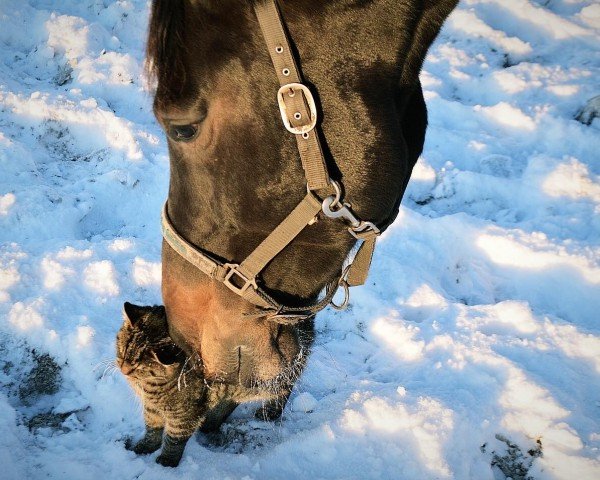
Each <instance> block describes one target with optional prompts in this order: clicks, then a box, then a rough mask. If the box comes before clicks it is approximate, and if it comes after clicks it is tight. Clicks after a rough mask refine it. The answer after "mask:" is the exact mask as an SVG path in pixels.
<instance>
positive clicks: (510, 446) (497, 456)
mask: <svg viewBox="0 0 600 480" xmlns="http://www.w3.org/2000/svg"><path fill="white" fill-rule="evenodd" d="M496 439H497V440H498V441H500V442H502V443H503V444H504V445H505V446H506V447H505V448H504V449H503V450H502V451H496V450H492V452H491V454H492V461H491V466H492V469H493V470H494V476H495V477H496V479H498V480H504V479H505V480H508V479H512V480H534V478H533V477H531V476H530V475H528V473H529V469H530V468H531V465H532V463H533V461H534V460H535V459H536V458H538V457H541V456H542V442H541V440H540V439H537V440H536V445H535V447H533V448H531V449H529V450H528V451H527V452H523V450H522V449H521V447H519V446H518V445H517V444H516V443H513V442H511V441H510V440H509V439H508V438H506V437H505V436H504V435H500V434H497V435H496ZM488 448H489V447H488V444H487V443H486V444H484V445H482V446H481V451H482V452H483V453H486V452H487V450H488Z"/></svg>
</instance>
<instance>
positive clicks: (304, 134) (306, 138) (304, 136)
mask: <svg viewBox="0 0 600 480" xmlns="http://www.w3.org/2000/svg"><path fill="white" fill-rule="evenodd" d="M309 136H310V135H309V134H308V132H304V133H303V134H302V138H303V139H304V140H308V137H309Z"/></svg>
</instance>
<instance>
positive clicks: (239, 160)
mask: <svg viewBox="0 0 600 480" xmlns="http://www.w3.org/2000/svg"><path fill="white" fill-rule="evenodd" d="M258 1H264V0H255V1H252V0H154V2H153V5H152V17H151V24H150V30H149V38H148V64H149V68H150V73H151V74H152V76H153V77H154V78H155V79H156V94H155V99H154V111H155V114H156V117H157V119H158V121H159V122H160V124H161V125H162V126H163V127H164V129H165V131H166V133H167V138H168V146H169V154H170V162H171V170H170V186H169V196H168V212H169V217H170V220H171V222H172V224H173V226H174V228H175V229H176V230H177V231H178V232H179V234H180V235H181V236H182V237H183V238H185V239H186V240H187V241H188V242H189V243H191V244H193V245H194V246H195V247H197V248H198V249H201V250H202V251H204V252H209V254H210V255H211V256H212V257H213V258H215V259H217V260H219V261H222V262H223V263H225V262H237V263H239V262H241V261H242V260H243V259H244V258H246V257H247V256H248V254H249V253H250V252H252V250H253V249H254V248H255V247H256V246H257V245H258V244H259V243H260V242H261V241H262V240H263V239H264V238H265V237H266V236H267V235H268V234H269V233H270V232H271V231H273V229H274V228H275V227H276V226H277V225H278V224H279V223H280V222H281V221H282V220H283V219H284V218H285V217H286V216H287V215H288V214H289V213H290V211H292V210H293V209H294V207H295V206H296V205H297V204H298V203H299V202H300V201H301V200H302V198H303V197H304V196H305V195H306V181H305V177H304V172H303V169H302V166H301V162H300V159H299V153H298V149H297V147H296V142H295V140H294V138H293V137H294V136H293V135H291V134H289V133H287V132H286V130H285V129H284V127H283V125H282V123H281V118H280V116H279V112H278V107H277V102H276V100H275V98H276V97H275V94H276V92H277V90H278V88H279V84H278V81H277V76H276V75H275V73H274V70H273V64H272V63H271V58H270V56H269V51H268V49H267V46H266V44H265V39H264V38H263V34H262V32H261V29H260V26H259V22H258V21H257V17H256V15H255V11H254V3H256V2H258ZM269 1H270V0H269ZM278 3H279V8H280V11H281V15H282V17H283V18H284V21H285V25H286V27H287V30H288V34H289V37H290V38H291V40H292V41H293V48H294V49H295V50H296V52H295V54H296V58H297V60H298V61H299V66H300V69H301V71H302V74H303V77H304V80H305V81H304V83H305V84H306V85H309V86H310V87H311V89H312V92H313V95H314V96H315V97H316V102H317V107H318V113H319V129H320V135H321V138H320V139H321V145H322V147H323V151H324V155H325V159H326V163H327V167H328V170H329V173H330V175H331V177H332V178H333V179H334V180H338V181H340V182H341V183H343V186H344V192H345V199H347V200H348V201H349V202H351V205H352V209H353V211H354V212H356V213H357V214H358V215H360V217H361V218H364V219H369V220H370V221H372V222H373V223H374V224H375V225H377V226H378V227H379V229H381V230H383V229H385V228H386V227H387V226H388V225H389V224H390V223H391V222H392V221H393V219H394V218H395V216H396V213H397V211H398V208H399V204H400V200H401V198H402V195H403V193H404V190H405V188H406V184H407V182H408V180H409V177H410V174H411V171H412V168H413V166H414V164H415V162H416V161H417V158H418V157H419V155H420V153H421V151H422V148H423V142H424V138H425V129H426V124H427V113H426V108H425V103H424V99H423V94H422V90H421V85H420V83H419V78H418V75H419V71H420V69H421V65H422V62H423V59H424V56H425V54H426V52H427V49H428V48H429V46H430V44H431V43H432V42H433V40H434V39H435V37H436V36H437V34H438V32H439V29H440V27H441V25H442V23H443V21H444V20H445V18H446V17H447V16H448V14H449V13H450V12H451V10H452V9H453V8H454V7H455V5H456V3H457V0H285V1H279V2H278ZM317 194H318V192H317ZM320 216H321V217H322V215H320ZM327 220H328V219H322V220H319V221H318V222H317V223H316V224H314V225H311V227H310V228H307V229H305V230H304V231H303V232H302V233H301V234H300V235H299V236H298V237H297V238H295V239H294V240H293V241H292V242H291V243H290V244H289V245H288V246H287V247H286V248H285V249H284V250H283V251H282V252H281V253H280V254H279V255H277V256H276V257H275V258H274V259H273V260H272V261H271V262H270V263H269V264H268V265H267V267H266V269H265V270H264V271H263V272H262V273H261V275H260V282H261V286H262V287H263V288H264V289H265V290H266V291H268V292H269V295H271V296H272V297H273V298H276V299H278V301H280V302H282V303H285V304H286V305H292V306H294V305H298V306H302V305H306V304H309V303H311V302H314V301H315V299H316V298H317V297H318V295H319V292H321V291H322V290H323V288H324V287H325V286H326V285H327V284H329V283H330V282H332V280H334V279H335V278H337V277H338V276H339V274H340V271H341V269H342V265H343V262H344V259H345V258H346V256H347V255H348V253H349V251H350V250H351V248H352V247H353V245H354V243H355V239H354V238H353V237H352V236H351V235H349V234H348V231H347V229H346V228H343V225H341V224H340V223H339V222H336V221H327ZM162 260H163V285H162V292H163V299H164V304H165V307H166V309H167V315H168V319H169V328H170V333H171V336H172V337H173V339H174V340H175V341H176V342H177V343H178V344H179V345H180V346H181V347H182V348H183V349H184V350H186V351H187V352H188V354H190V355H191V354H197V356H198V357H199V358H200V360H201V364H202V368H203V374H204V376H205V378H206V381H207V382H208V383H209V384H210V383H213V384H215V383H218V384H228V385H232V386H237V387H238V388H239V389H240V390H244V389H253V390H255V391H256V390H259V391H262V392H263V393H264V396H263V398H264V399H265V400H269V403H267V408H266V409H264V410H263V413H264V415H265V416H266V417H267V418H275V417H277V416H278V415H280V414H281V410H282V408H283V406H284V405H285V401H286V400H287V396H288V395H289V392H290V390H291V388H292V386H293V384H294V382H295V380H296V378H297V376H298V374H299V373H300V371H301V369H302V366H303V364H304V363H303V362H304V359H305V358H306V353H307V351H308V349H309V347H310V344H311V342H312V331H313V324H312V318H308V319H307V320H305V321H303V322H300V323H298V324H295V325H282V324H281V323H276V322H273V321H270V320H269V319H268V318H266V317H264V318H262V317H248V316H247V315H245V314H247V313H248V312H249V311H250V310H251V308H252V305H251V304H249V303H248V302H246V301H245V300H244V299H242V298H241V297H239V296H237V295H234V294H233V293H232V292H231V291H230V289H228V288H226V287H225V286H224V285H223V283H219V282H216V281H214V280H212V279H211V278H209V277H208V276H206V275H205V274H204V273H202V272H200V271H199V270H197V269H196V268H195V267H194V266H192V265H191V264H190V263H189V262H188V261H186V260H185V259H184V258H182V256H180V254H179V253H177V252H176V251H175V250H173V249H172V248H171V247H170V246H169V244H167V243H166V242H165V243H163V258H162ZM242 397H243V395H241V396H239V398H242ZM236 398H237V397H235V396H233V397H232V398H227V399H223V402H222V403H221V405H220V406H219V408H217V409H215V411H214V412H213V415H212V418H211V419H210V421H209V422H208V425H207V426H206V427H207V428H214V427H217V426H218V425H220V423H221V422H222V421H223V420H224V419H225V418H226V417H227V415H228V414H229V413H230V412H231V410H232V409H233V408H235V405H236Z"/></svg>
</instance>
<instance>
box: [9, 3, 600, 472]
mask: <svg viewBox="0 0 600 480" xmlns="http://www.w3.org/2000/svg"><path fill="white" fill-rule="evenodd" d="M147 9H148V5H147V2H146V1H145V0H119V1H109V0H83V1H82V0H61V1H60V2H57V1H53V0H28V1H23V0H0V172H1V173H0V432H1V434H0V465H1V467H0V468H1V473H0V477H1V478H3V479H5V480H12V479H24V478H32V479H37V478H52V479H100V478H102V479H106V478H111V479H112V478H116V479H133V478H139V479H154V478H156V479H159V478H160V479H168V478H203V479H212V478H214V479H224V478H231V479H280V478H288V479H296V478H298V479H300V478H315V479H321V478H322V479H334V478H335V479H342V478H343V479H354V478H357V479H378V478H393V479H416V480H423V479H447V478H452V479H457V480H462V479H476V480H486V479H496V480H498V479H505V478H506V477H511V478H513V480H523V479H525V478H531V479H536V480H538V479H577V480H584V479H590V480H591V479H598V478H600V455H599V452H600V320H599V315H600V314H599V312H600V244H599V240H600V215H599V214H600V182H599V178H600V177H599V176H600V119H596V120H595V121H593V122H592V123H591V125H589V126H587V125H584V124H582V123H579V122H577V121H575V120H574V117H575V116H576V115H577V113H578V111H579V109H580V108H581V107H582V106H583V105H585V103H586V101H587V100H588V99H590V98H592V97H594V96H596V95H599V94H600V81H599V78H600V3H599V2H598V1H597V0H596V1H594V0H546V1H541V0H539V1H536V0H463V1H462V2H461V5H460V7H459V8H458V10H457V11H456V12H455V13H454V14H453V15H452V16H451V18H450V19H449V21H448V23H447V25H446V27H445V28H444V30H443V33H442V35H441V36H440V38H439V39H438V41H437V42H436V44H435V45H434V47H433V48H432V49H431V51H430V55H429V57H428V60H427V62H426V65H425V68H424V71H423V74H422V81H423V85H424V89H425V90H426V98H427V102H428V106H429V110H430V128H429V131H428V137H427V144H426V149H425V152H424V154H423V157H422V159H421V161H420V163H419V164H418V166H417V168H416V170H415V173H414V176H413V180H412V183H411V185H410V187H409V190H408V192H407V194H406V197H405V201H404V206H403V208H402V209H401V212H400V215H399V218H398V220H397V221H396V223H395V224H394V226H393V227H391V228H390V229H389V230H388V231H387V232H386V234H385V235H384V236H383V238H382V240H381V242H380V247H379V250H378V251H377V253H376V257H375V264H374V267H373V269H372V274H371V277H370V279H369V283H368V285H367V286H366V287H363V288H359V289H356V290H355V291H354V292H353V297H352V300H353V308H352V309H351V310H349V311H347V312H342V313H338V312H334V311H327V312H325V313H324V314H322V315H320V316H319V318H318V321H317V328H318V336H317V344H316V347H315V349H314V353H313V355H312V357H311V359H310V361H309V364H308V367H307V370H306V372H305V375H304V376H303V377H302V379H301V381H300V382H299V383H298V385H297V388H296V390H295V392H294V394H293V397H292V399H291V402H290V404H289V405H288V408H287V409H286V411H285V413H284V420H283V422H282V423H281V424H269V423H262V422H258V421H255V420H253V419H252V417H251V410H250V408H249V407H246V408H240V409H239V411H238V412H236V413H235V414H234V416H233V418H232V419H231V420H230V421H229V422H228V423H227V424H226V425H224V426H223V428H222V432H221V433H220V434H219V435H216V436H214V437H211V438H207V437H204V436H199V437H198V438H197V439H196V440H197V441H192V442H190V444H189V445H188V447H187V449H186V453H185V456H184V459H183V461H182V464H181V465H180V467H179V468H178V469H177V470H168V469H165V468H163V467H160V466H158V465H156V464H155V463H154V456H150V457H136V456H135V455H134V454H133V453H131V452H129V451H126V450H125V449H124V448H123V440H124V438H125V437H127V436H128V435H137V434H139V433H140V432H141V429H142V419H141V415H140V413H141V412H140V407H139V404H138V403H137V402H136V401H135V399H134V395H133V393H132V392H131V391H130V389H129V387H128V386H127V385H126V383H125V381H124V379H123V378H122V375H121V374H120V373H119V372H116V373H112V372H111V371H110V369H108V370H107V371H105V368H104V366H105V363H103V362H105V361H109V360H111V359H112V358H113V356H114V335H115V333H116V331H117V329H118V327H119V325H120V323H121V318H120V311H121V306H122V303H123V301H124V300H129V301H134V302H139V303H148V304H152V303H158V302H160V288H159V286H160V264H159V262H160V234H159V211H160V207H161V204H162V202H163V200H164V198H165V195H166V188H167V170H168V159H167V152H166V145H165V140H164V138H163V135H162V133H161V131H160V130H159V128H158V126H157V125H156V123H155V122H154V120H153V117H152V114H151V108H150V105H151V99H150V93H149V91H148V88H147V86H146V85H145V83H144V80H143V76H142V62H143V47H144V45H143V41H144V36H145V30H146V22H147V12H148V10H147Z"/></svg>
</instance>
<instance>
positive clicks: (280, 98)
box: [277, 83, 317, 135]
mask: <svg viewBox="0 0 600 480" xmlns="http://www.w3.org/2000/svg"><path fill="white" fill-rule="evenodd" d="M298 93H302V95H304V100H306V103H308V109H309V111H310V122H309V123H307V124H306V125H301V126H299V127H294V126H293V125H292V123H291V121H290V117H289V115H288V110H287V106H286V104H285V100H284V98H285V97H284V95H289V96H290V97H293V96H294V95H297V94H298ZM277 103H278V104H279V112H280V113H281V119H282V120H283V125H284V126H285V128H286V129H287V131H288V132H291V133H293V134H294V135H302V134H304V133H308V132H310V131H311V130H312V129H313V128H315V126H316V125H317V106H316V104H315V99H314V98H313V96H312V93H310V90H309V89H308V87H307V86H306V85H302V84H301V83H287V84H285V85H284V86H282V87H281V88H280V89H279V91H278V92H277ZM293 113H295V112H293Z"/></svg>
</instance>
